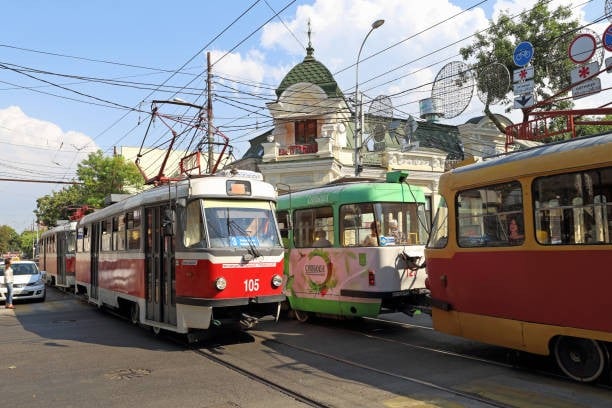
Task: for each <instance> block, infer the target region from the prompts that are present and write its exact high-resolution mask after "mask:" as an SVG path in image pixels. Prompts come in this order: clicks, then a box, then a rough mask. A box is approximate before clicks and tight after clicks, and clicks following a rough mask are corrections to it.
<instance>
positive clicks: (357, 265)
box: [277, 172, 429, 320]
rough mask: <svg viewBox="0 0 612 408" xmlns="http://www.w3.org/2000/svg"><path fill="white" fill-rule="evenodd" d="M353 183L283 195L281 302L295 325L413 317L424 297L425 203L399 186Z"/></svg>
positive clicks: (395, 180) (395, 178)
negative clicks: (322, 318) (316, 319)
mask: <svg viewBox="0 0 612 408" xmlns="http://www.w3.org/2000/svg"><path fill="white" fill-rule="evenodd" d="M406 175H407V174H406V173H404V172H390V173H388V174H387V179H386V181H382V180H371V179H351V180H346V181H341V182H335V183H330V184H328V185H325V186H321V187H317V188H312V189H308V190H302V191H297V192H292V193H288V194H284V195H281V196H280V197H279V199H278V203H277V218H278V222H279V226H280V229H281V235H282V237H283V240H284V246H285V275H286V282H287V283H286V287H285V289H286V295H287V299H288V301H289V305H290V307H291V309H292V310H293V311H294V312H295V316H296V317H297V318H298V320H305V319H307V318H308V316H309V315H311V314H321V315H327V316H339V317H374V316H378V315H380V314H382V313H385V312H398V311H402V312H406V313H411V312H413V311H414V309H413V307H414V306H413V305H415V304H419V303H420V304H422V299H420V297H421V296H424V293H425V291H426V290H425V277H426V276H425V270H424V268H422V267H421V265H422V264H423V262H424V259H423V256H424V255H423V254H424V246H425V243H426V242H427V238H428V232H427V231H428V229H429V228H428V226H429V222H428V221H427V216H426V206H427V205H428V202H427V199H426V197H425V194H424V192H423V190H422V189H421V188H420V187H417V186H412V185H409V184H407V183H405V182H404V181H405V178H406Z"/></svg>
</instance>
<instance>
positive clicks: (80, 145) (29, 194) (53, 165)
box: [0, 106, 97, 233]
mask: <svg viewBox="0 0 612 408" xmlns="http://www.w3.org/2000/svg"><path fill="white" fill-rule="evenodd" d="M0 146H1V151H2V160H1V161H0V178H3V179H7V180H6V181H4V180H3V181H0V194H1V195H2V199H1V200H0V225H9V226H11V227H13V228H14V229H15V230H16V231H17V232H19V233H20V232H21V231H22V230H23V229H25V228H30V227H31V225H32V223H33V221H34V218H35V217H34V214H33V212H32V211H34V209H35V208H36V199H37V198H40V197H42V196H44V195H46V194H50V193H51V192H52V191H58V190H60V189H61V188H63V187H64V186H65V185H64V184H59V183H46V182H47V181H71V180H73V179H74V178H75V169H76V165H77V164H78V163H79V162H80V161H82V160H83V159H85V158H86V157H87V155H88V154H89V153H90V152H92V151H94V150H95V149H97V146H96V144H95V143H94V142H93V141H92V140H91V139H90V138H89V137H88V136H86V135H84V134H83V133H80V132H75V131H63V130H62V129H60V127H59V126H57V125H55V124H53V123H51V122H46V121H42V120H38V119H35V118H31V117H28V116H27V115H26V114H25V113H24V112H23V111H22V110H21V108H19V107H17V106H11V107H8V108H6V109H0ZM9 180H17V181H9ZM23 180H29V182H25V181H23ZM43 182H44V183H43Z"/></svg>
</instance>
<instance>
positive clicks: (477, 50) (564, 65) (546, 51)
mask: <svg viewBox="0 0 612 408" xmlns="http://www.w3.org/2000/svg"><path fill="white" fill-rule="evenodd" d="M549 4H550V2H549V1H543V0H539V1H538V2H537V3H536V4H535V5H534V6H533V8H531V9H530V10H526V11H523V12H522V13H521V14H520V15H519V16H518V17H516V18H513V17H511V16H510V15H509V14H508V12H505V13H501V14H500V16H499V17H498V19H497V21H496V22H493V21H492V22H491V25H490V27H489V29H488V30H486V31H485V32H480V33H477V34H476V35H475V40H474V42H473V43H472V45H470V46H467V47H463V48H461V49H460V50H459V53H460V54H461V56H462V58H463V59H464V60H466V61H468V60H471V59H475V60H476V63H475V68H476V75H478V72H483V71H486V67H489V66H491V65H492V64H494V63H500V64H502V65H504V66H505V67H506V68H507V69H508V71H509V72H510V73H512V72H513V71H514V70H515V69H516V68H518V67H517V66H515V65H514V61H513V53H514V48H515V47H516V45H518V43H520V42H522V41H529V42H530V43H531V44H532V45H533V48H534V57H533V59H532V60H531V65H532V66H533V67H534V85H535V88H534V91H535V95H536V100H538V101H542V100H545V99H548V98H549V97H550V96H552V95H554V94H556V93H557V92H559V91H561V90H563V89H565V88H567V87H568V86H569V85H570V82H569V80H570V71H571V69H572V68H573V64H572V62H571V61H570V59H569V57H568V56H567V49H568V46H569V44H570V42H571V40H572V38H573V36H574V34H575V32H576V30H577V29H578V27H579V26H580V23H579V21H578V20H573V19H571V17H572V12H571V9H570V8H569V6H559V7H558V8H556V9H555V10H552V11H551V10H549V9H548V5H549ZM515 20H516V21H515ZM483 82H484V81H479V80H478V79H477V86H478V87H479V90H480V91H482V92H484V93H486V89H484V88H486V84H485V83H483ZM509 95H510V94H509V93H505V94H504V95H502V96H503V100H502V103H504V104H507V103H510V102H512V101H511V100H510V97H509ZM489 105H490V103H488V102H487V103H486V104H485V108H484V112H485V114H486V115H487V116H488V117H489V118H490V119H491V121H492V122H493V123H495V125H496V126H497V128H498V129H499V130H500V131H501V132H505V128H504V126H503V125H502V124H501V122H500V121H499V120H497V118H496V117H495V115H494V114H493V113H491V111H490V106H489ZM572 105H573V104H572V102H570V101H567V100H565V101H558V102H554V103H553V104H551V105H547V106H546V107H543V109H546V110H552V109H568V108H569V107H571V106H572ZM509 109H511V107H510V108H508V110H509ZM523 120H527V112H526V111H525V110H523Z"/></svg>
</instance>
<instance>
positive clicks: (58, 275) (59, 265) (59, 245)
mask: <svg viewBox="0 0 612 408" xmlns="http://www.w3.org/2000/svg"><path fill="white" fill-rule="evenodd" d="M76 225H77V223H76V221H67V222H65V223H64V224H61V225H58V226H57V227H54V228H51V229H49V230H47V231H45V232H43V233H42V235H41V236H40V240H39V248H40V258H39V267H40V269H41V270H43V271H45V281H46V282H47V283H48V284H50V285H53V286H57V287H62V288H73V287H74V282H75V280H74V272H75V269H74V268H75V259H76V258H75V257H76V253H75V249H76Z"/></svg>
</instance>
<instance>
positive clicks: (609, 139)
mask: <svg viewBox="0 0 612 408" xmlns="http://www.w3.org/2000/svg"><path fill="white" fill-rule="evenodd" d="M583 149H598V150H602V151H603V150H607V151H610V153H612V151H611V150H612V133H607V134H601V135H595V136H584V137H579V138H575V139H570V140H566V141H562V142H557V143H549V144H545V145H541V146H537V147H532V148H530V149H526V150H519V151H517V152H512V153H508V154H505V155H502V156H497V157H494V158H491V159H487V160H484V161H482V162H478V163H474V164H470V165H467V166H463V167H457V168H455V169H453V170H451V171H450V172H449V173H452V174H462V173H467V172H476V171H479V170H482V169H489V168H493V167H500V166H503V165H506V164H511V163H519V162H521V163H522V162H526V161H529V160H531V159H538V160H540V159H544V158H547V157H556V156H558V155H563V154H564V153H570V152H572V151H575V150H583ZM584 156H585V157H583V159H584V160H586V161H588V160H592V159H593V158H592V157H589V156H588V155H584ZM604 157H607V160H610V159H611V157H612V156H611V155H610V154H608V155H604ZM539 163H541V166H538V165H537V164H535V165H534V166H533V169H532V170H533V171H546V170H552V169H551V168H550V166H549V163H548V161H546V162H544V161H542V160H540V161H539ZM556 164H557V166H556V167H559V166H560V167H562V168H566V164H569V163H564V162H563V161H559V162H557V163H556ZM540 167H541V168H540ZM530 169H531V168H530ZM523 170H526V169H523Z"/></svg>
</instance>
